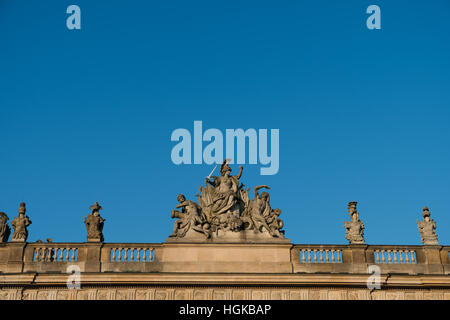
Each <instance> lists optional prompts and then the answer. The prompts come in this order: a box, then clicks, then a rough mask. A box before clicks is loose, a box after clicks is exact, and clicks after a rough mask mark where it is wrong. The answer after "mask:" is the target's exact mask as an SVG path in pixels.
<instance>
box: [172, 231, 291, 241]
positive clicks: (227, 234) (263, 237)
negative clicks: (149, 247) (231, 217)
mask: <svg viewBox="0 0 450 320" xmlns="http://www.w3.org/2000/svg"><path fill="white" fill-rule="evenodd" d="M166 242H167V243H290V240H289V239H286V238H279V237H273V236H271V235H270V234H269V233H268V232H267V230H263V232H255V231H254V230H244V231H240V232H233V231H223V230H218V232H217V233H216V232H214V233H212V234H211V237H210V238H208V239H207V238H206V236H205V235H204V234H203V233H200V232H197V231H195V230H192V229H190V230H189V231H188V232H187V233H186V235H185V236H184V237H183V238H167V239H166Z"/></svg>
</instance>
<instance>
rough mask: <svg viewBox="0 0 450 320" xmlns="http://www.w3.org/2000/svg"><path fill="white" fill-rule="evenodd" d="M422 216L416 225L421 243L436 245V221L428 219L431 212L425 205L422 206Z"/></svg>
mask: <svg viewBox="0 0 450 320" xmlns="http://www.w3.org/2000/svg"><path fill="white" fill-rule="evenodd" d="M422 216H423V221H418V220H417V227H418V228H419V232H420V238H421V239H422V243H423V244H424V245H437V244H438V238H437V235H436V221H434V220H431V219H430V216H431V214H430V210H429V209H428V208H427V207H424V208H423V212H422Z"/></svg>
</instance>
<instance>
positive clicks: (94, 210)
mask: <svg viewBox="0 0 450 320" xmlns="http://www.w3.org/2000/svg"><path fill="white" fill-rule="evenodd" d="M89 209H91V210H92V214H93V215H95V216H98V215H99V211H100V210H102V209H103V208H102V206H101V205H99V204H98V202H97V201H96V202H95V203H94V204H93V205H92V206H90V207H89Z"/></svg>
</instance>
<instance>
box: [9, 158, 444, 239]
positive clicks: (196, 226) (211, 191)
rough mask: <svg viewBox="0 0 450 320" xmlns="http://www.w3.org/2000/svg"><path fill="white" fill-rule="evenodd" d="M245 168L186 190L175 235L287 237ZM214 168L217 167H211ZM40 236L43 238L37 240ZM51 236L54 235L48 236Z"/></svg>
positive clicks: (95, 210)
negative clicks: (246, 179)
mask: <svg viewBox="0 0 450 320" xmlns="http://www.w3.org/2000/svg"><path fill="white" fill-rule="evenodd" d="M242 171H243V168H242V167H240V171H239V174H238V175H236V176H233V175H231V168H230V166H229V165H228V159H227V160H225V161H224V162H223V163H222V165H221V166H220V176H211V175H210V176H208V177H207V178H206V179H205V187H203V186H200V188H199V191H200V193H199V194H197V195H196V196H197V200H198V203H197V202H195V201H191V200H186V197H185V196H184V195H183V194H180V195H179V196H178V198H177V200H178V202H179V204H178V205H177V206H176V209H178V210H172V216H171V217H172V218H175V219H177V220H176V221H175V223H174V228H173V233H172V234H171V235H170V236H169V237H170V238H171V239H173V240H175V241H177V240H181V241H183V240H189V239H191V238H192V237H193V236H194V237H195V236H196V235H201V236H202V237H203V238H204V239H210V238H217V237H219V236H222V237H223V238H226V237H227V236H230V234H236V233H237V234H239V233H245V234H246V235H248V234H249V233H250V234H256V235H258V236H260V238H259V239H262V240H264V239H284V231H283V230H282V229H283V221H282V220H281V219H280V214H281V210H280V209H278V208H277V209H272V207H271V205H270V195H269V193H267V192H266V191H264V192H262V193H261V194H260V193H259V192H260V190H261V189H270V188H269V187H268V186H266V185H261V186H257V187H255V188H254V189H253V190H254V198H253V199H250V196H249V192H250V188H247V189H244V185H243V184H240V183H239V179H240V178H241V176H242ZM211 174H212V173H211ZM356 206H357V202H354V201H352V202H349V203H348V213H349V215H350V218H351V221H344V227H345V230H346V235H345V238H346V239H347V240H348V241H349V243H350V244H364V228H365V227H364V223H363V222H362V221H361V220H360V218H359V213H358V210H357V209H356ZM90 209H91V214H89V215H87V216H86V217H85V218H84V223H85V226H86V230H87V240H88V242H103V241H104V237H103V226H104V223H105V219H103V218H102V217H101V216H100V210H102V207H101V206H100V205H99V203H98V202H95V203H94V204H93V205H92V206H90ZM25 213H26V206H25V203H23V202H22V203H21V204H20V207H19V214H18V216H17V217H15V218H14V219H13V220H12V221H11V226H12V228H13V234H12V236H11V242H26V241H27V238H28V227H29V226H30V225H31V220H30V219H29V217H28V216H26V215H25ZM422 215H423V221H417V226H418V229H419V233H420V236H421V240H422V243H423V244H424V245H437V244H438V239H437V235H436V222H435V221H434V220H432V219H431V218H430V210H429V209H428V208H427V207H425V208H423V213H422ZM8 220H9V218H8V216H7V215H6V213H4V212H0V242H7V241H8V239H9V235H10V233H11V228H10V227H9V225H8ZM38 241H40V240H38ZM47 241H48V242H51V239H47Z"/></svg>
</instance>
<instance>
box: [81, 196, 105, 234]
mask: <svg viewBox="0 0 450 320" xmlns="http://www.w3.org/2000/svg"><path fill="white" fill-rule="evenodd" d="M89 208H90V209H91V210H92V213H91V214H89V215H88V216H86V217H85V218H84V224H85V225H86V230H87V240H88V242H103V241H104V237H103V225H104V223H105V219H103V218H102V217H101V216H100V210H102V209H103V208H102V207H101V206H100V205H99V204H98V202H96V203H94V204H93V205H92V206H90V207H89Z"/></svg>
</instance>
